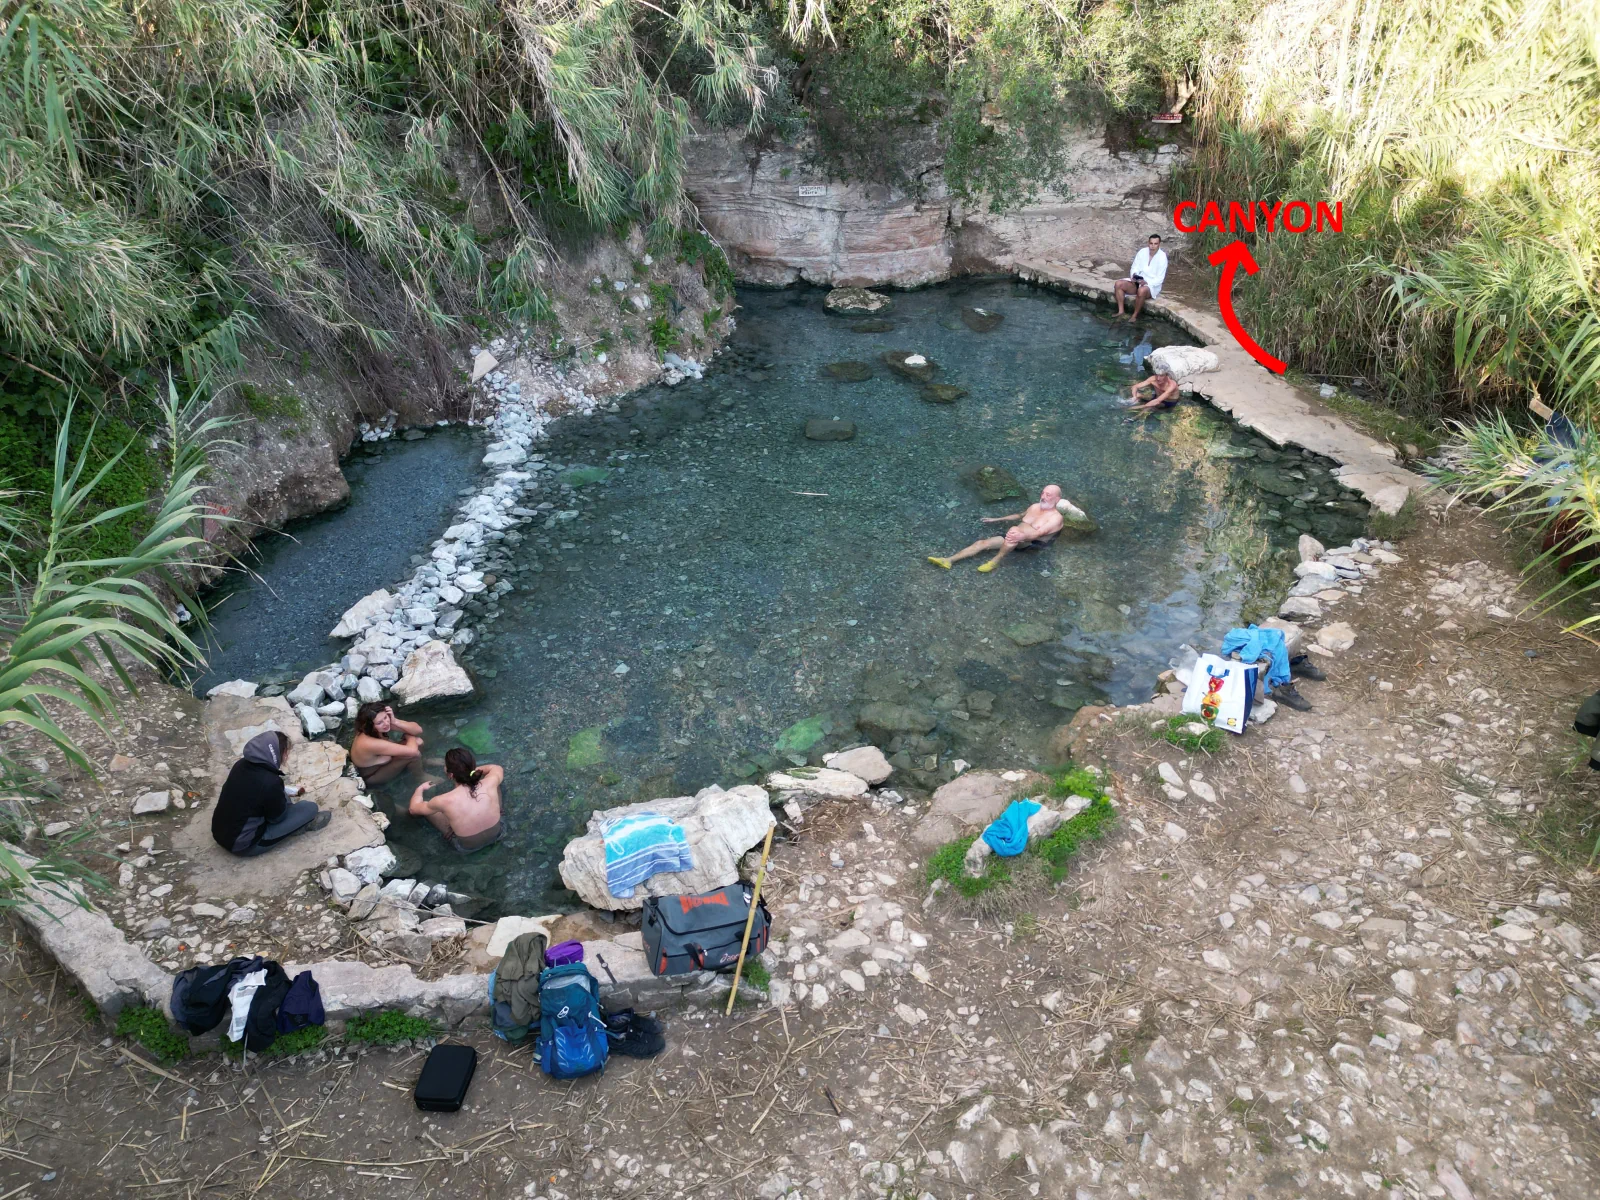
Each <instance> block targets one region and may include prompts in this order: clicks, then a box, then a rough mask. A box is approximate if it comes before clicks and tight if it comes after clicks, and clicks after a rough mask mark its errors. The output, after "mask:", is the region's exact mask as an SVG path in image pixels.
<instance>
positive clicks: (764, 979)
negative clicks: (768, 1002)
mask: <svg viewBox="0 0 1600 1200" xmlns="http://www.w3.org/2000/svg"><path fill="white" fill-rule="evenodd" d="M744 977H745V981H746V982H747V983H749V984H750V986H751V987H758V988H760V989H761V990H762V991H766V990H767V985H768V984H769V983H771V982H772V972H771V971H769V970H767V964H766V963H764V962H762V961H761V959H760V958H759V957H756V958H747V959H745V962H744Z"/></svg>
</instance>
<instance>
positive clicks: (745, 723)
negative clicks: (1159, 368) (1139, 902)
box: [221, 281, 1365, 906]
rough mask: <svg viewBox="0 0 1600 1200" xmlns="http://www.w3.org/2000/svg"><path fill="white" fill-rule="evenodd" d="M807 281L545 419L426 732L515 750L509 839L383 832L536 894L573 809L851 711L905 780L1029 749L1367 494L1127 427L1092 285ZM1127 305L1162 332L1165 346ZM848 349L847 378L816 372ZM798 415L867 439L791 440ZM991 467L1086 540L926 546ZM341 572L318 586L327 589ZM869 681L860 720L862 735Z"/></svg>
mask: <svg viewBox="0 0 1600 1200" xmlns="http://www.w3.org/2000/svg"><path fill="white" fill-rule="evenodd" d="M824 295H825V293H824V292H823V291H822V290H820V289H792V290H788V291H781V292H770V291H744V292H741V293H740V297H739V299H740V302H741V303H742V305H743V306H744V307H743V310H742V311H741V312H740V314H739V319H740V326H739V329H738V331H737V333H735V335H734V336H733V338H732V340H731V342H730V345H729V350H728V352H727V353H726V354H724V355H723V356H722V357H720V358H718V359H717V360H716V363H715V366H714V367H713V369H712V370H711V371H709V372H708V374H707V377H706V379H705V380H704V381H702V382H693V381H691V382H686V383H684V384H682V385H680V386H679V387H677V388H672V389H669V388H666V387H658V388H650V389H646V390H644V391H643V392H640V393H638V394H636V395H634V396H632V397H630V398H629V399H628V400H627V401H626V402H624V403H623V405H622V407H621V411H620V412H618V413H616V414H598V415H596V416H593V417H586V418H573V419H569V420H566V421H563V422H560V423H558V424H557V425H556V427H555V430H554V436H553V437H552V439H551V440H550V441H549V442H548V443H547V444H546V445H544V446H543V447H541V449H543V450H545V451H546V452H547V454H548V456H549V458H550V459H551V460H552V461H553V462H556V463H559V464H561V465H562V466H563V467H564V468H565V469H564V470H563V471H562V472H560V473H559V476H558V477H559V478H561V479H564V480H565V482H563V483H560V484H550V483H547V484H546V485H545V488H544V490H543V491H541V492H536V493H531V494H530V495H529V496H528V498H527V499H525V501H524V503H525V504H527V505H528V506H530V507H533V506H536V505H537V504H539V503H541V502H550V503H552V504H553V505H554V507H553V508H552V509H551V510H550V515H549V516H548V517H547V518H546V519H545V520H544V521H542V522H538V521H536V522H534V523H532V524H529V525H526V526H523V527H522V528H521V529H520V530H519V531H518V532H519V533H520V535H521V537H520V541H518V542H517V543H516V544H515V545H511V544H507V550H508V553H509V559H510V561H509V563H508V564H507V565H505V566H502V567H501V568H500V570H501V572H502V573H503V574H505V575H506V576H507V577H509V578H510V579H512V580H513V581H514V582H515V585H516V589H517V590H516V591H514V592H512V593H511V594H510V595H508V596H506V597H504V598H503V599H502V600H501V601H499V602H498V615H497V617H496V619H495V620H494V621H493V622H491V623H488V624H483V625H480V626H479V641H478V642H477V644H475V645H474V646H472V647H471V648H470V649H469V650H468V651H467V652H466V653H465V654H464V655H463V659H464V661H465V662H466V663H467V665H468V666H469V667H470V668H471V669H472V670H473V671H474V672H475V674H476V676H477V679H478V682H479V683H480V685H481V687H480V692H479V694H478V695H477V696H476V697H473V698H472V699H470V700H469V701H467V702H465V703H460V704H457V705H454V706H451V707H447V708H442V709H437V710H434V711H432V712H431V713H429V714H427V715H426V716H425V717H424V720H425V722H426V723H427V724H428V725H429V726H430V732H431V738H430V742H431V745H430V750H433V751H435V752H442V750H443V749H444V748H445V747H446V746H447V745H448V744H450V742H451V741H452V739H459V740H462V741H465V742H467V743H469V744H471V745H473V746H474V748H475V749H477V750H478V751H479V752H480V756H481V757H482V758H484V759H486V760H489V761H496V762H501V763H503V764H505V766H506V769H507V772H508V786H507V814H508V822H509V824H510V827H511V831H512V832H511V835H510V837H509V838H508V839H507V841H506V842H504V843H502V844H501V845H499V846H497V847H495V848H494V849H492V850H490V851H487V852H485V853H483V854H480V855H476V856H473V857H472V858H469V859H462V858H460V857H458V856H455V855H453V854H449V853H448V852H445V851H444V850H443V848H442V847H441V846H440V845H439V843H438V840H437V838H436V837H435V836H434V835H433V833H432V831H431V830H430V829H428V828H426V827H419V823H418V822H415V821H413V820H411V819H410V818H408V817H406V816H404V815H400V814H398V813H397V812H396V810H395V806H396V805H397V804H401V803H402V802H403V800H404V796H403V795H398V794H397V795H394V796H391V797H387V798H384V799H382V800H381V802H382V803H384V804H385V805H386V806H387V807H388V809H389V811H390V812H391V815H393V816H394V824H393V826H392V827H391V829H390V833H389V836H390V840H391V844H394V845H397V846H398V847H407V846H409V847H410V848H411V849H412V850H413V851H415V852H416V853H417V854H418V855H420V856H422V857H423V858H424V859H425V860H427V861H426V862H425V863H422V864H417V870H418V871H419V873H420V874H421V875H422V876H424V877H427V878H446V879H450V880H451V881H452V882H455V883H458V884H462V885H466V886H467V887H468V888H469V889H471V890H478V891H481V892H484V893H485V894H488V895H491V896H494V897H496V898H498V899H500V900H501V901H502V902H503V903H505V904H507V905H520V906H535V905H539V904H548V903H549V902H550V901H551V900H552V899H553V897H552V896H551V895H549V894H548V892H549V889H550V888H551V887H552V886H554V885H557V884H558V881H557V879H556V875H555V870H554V867H555V863H556V861H557V859H558V858H559V855H560V850H561V847H562V846H563V845H564V843H565V842H566V841H567V839H568V838H569V837H571V836H572V835H573V834H574V833H575V832H577V831H578V830H579V829H581V827H582V825H583V822H584V821H585V820H586V818H587V817H588V815H589V813H590V811H591V810H593V809H595V808H600V807H606V806H610V805H614V804H621V803H626V802H628V801H631V800H635V799H645V798H650V797H653V796H660V795H681V794H685V793H687V792H692V791H694V790H696V789H698V788H700V787H703V786H705V785H706V784H709V783H714V782H721V783H723V784H725V785H726V784H732V783H735V782H738V781H740V780H742V779H747V778H750V777H753V776H755V775H757V774H758V773H759V772H761V771H764V770H766V769H768V768H770V767H773V766H775V765H778V764H780V763H783V762H785V761H788V760H789V758H790V755H796V756H800V757H802V758H803V757H805V756H809V757H810V758H811V759H812V760H813V761H816V760H817V759H818V758H819V757H820V754H821V752H822V751H823V750H826V749H831V748H834V747H836V746H839V745H842V744H847V743H851V742H856V741H860V740H864V739H865V738H866V737H868V736H871V737H874V738H876V739H877V740H879V741H880V742H882V743H883V744H884V745H885V748H886V749H887V750H889V751H890V752H891V754H892V757H893V758H894V761H895V762H896V763H897V765H898V766H899V768H900V771H899V774H898V776H897V778H899V779H901V780H903V781H904V782H907V783H916V784H921V785H924V786H933V785H936V784H937V783H939V782H942V780H943V779H944V778H946V777H947V776H948V774H949V772H950V766H949V763H950V762H951V760H953V759H955V758H958V757H959V758H965V759H967V760H968V761H970V762H971V763H973V764H974V765H980V766H981V765H986V764H1015V763H1018V762H1026V761H1029V760H1037V759H1038V758H1039V757H1040V756H1041V755H1042V753H1043V750H1044V747H1045V744H1046V741H1047V739H1048V736H1049V734H1050V732H1051V730H1053V729H1054V728H1055V727H1056V726H1057V725H1059V724H1061V723H1062V722H1063V721H1065V720H1067V719H1069V718H1070V716H1071V714H1072V712H1073V710H1075V709H1076V708H1078V707H1079V706H1081V705H1083V704H1089V703H1099V702H1104V701H1107V700H1110V701H1114V702H1128V701H1135V700H1141V699H1144V698H1146V697H1148V695H1149V694H1150V688H1151V685H1152V683H1153V681H1154V679H1155V676H1156V675H1157V674H1158V673H1159V672H1160V671H1161V670H1162V669H1164V668H1165V667H1166V665H1167V661H1168V659H1169V658H1170V657H1171V656H1173V654H1174V653H1175V649H1176V647H1177V645H1178V644H1179V643H1181V642H1185V641H1187V642H1190V643H1192V644H1195V645H1197V646H1198V645H1209V644H1214V643H1215V641H1216V639H1217V638H1218V637H1220V635H1221V634H1222V633H1223V632H1224V631H1225V630H1227V629H1228V628H1229V627H1230V626H1231V625H1234V624H1237V623H1239V622H1240V621H1241V620H1243V619H1249V618H1254V617H1260V616H1264V615H1267V614H1268V613H1270V612H1271V611H1272V610H1273V609H1275V607H1276V605H1277V604H1278V602H1279V600H1280V599H1281V597H1282V595H1283V592H1284V590H1285V588H1286V586H1287V584H1288V582H1289V580H1290V567H1291V564H1292V561H1293V559H1292V557H1291V556H1290V554H1289V550H1290V548H1291V547H1292V544H1293V541H1294V538H1295V536H1296V535H1297V534H1298V533H1299V532H1302V531H1306V530H1309V531H1311V532H1314V533H1316V534H1317V535H1318V536H1319V537H1321V538H1322V539H1323V540H1324V541H1327V542H1329V544H1335V543H1337V542H1340V541H1343V540H1346V539H1347V538H1348V537H1350V536H1353V535H1355V534H1358V533H1359V532H1360V530H1361V526H1362V524H1363V520H1364V512H1365V508H1364V506H1363V505H1362V504H1361V503H1359V501H1357V500H1355V498H1354V497H1353V496H1351V495H1350V494H1349V493H1346V492H1345V491H1344V490H1343V489H1342V488H1340V487H1339V486H1338V485H1337V484H1336V483H1335V482H1334V481H1333V480H1332V479H1331V478H1330V477H1329V475H1328V467H1329V465H1330V464H1328V463H1327V462H1326V461H1325V460H1315V459H1313V458H1310V457H1309V456H1306V455H1302V454H1301V453H1300V452H1298V451H1277V450H1274V449H1273V448H1272V447H1271V446H1270V445H1269V444H1268V443H1266V442H1265V441H1263V440H1261V439H1259V438H1256V437H1254V436H1253V435H1250V434H1248V433H1246V432H1244V431H1240V430H1237V429H1235V428H1233V426H1232V425H1231V424H1230V423H1228V422H1227V421H1226V420H1225V419H1223V418H1222V417H1220V416H1219V415H1218V414H1216V413H1215V412H1213V411H1212V410H1211V409H1209V408H1208V407H1206V406H1204V405H1201V404H1184V405H1182V406H1180V407H1179V408H1178V409H1176V410H1175V411H1173V412H1170V413H1167V414H1164V415H1162V416H1158V417H1156V418H1153V419H1152V420H1150V421H1149V422H1148V423H1147V424H1145V425H1142V426H1131V425H1128V424H1125V423H1124V416H1125V413H1124V411H1123V410H1122V409H1120V408H1118V407H1116V405H1115V403H1114V397H1115V394H1116V393H1117V392H1119V391H1122V390H1124V389H1125V388H1126V386H1127V384H1128V382H1130V381H1131V380H1132V379H1133V378H1134V370H1133V367H1132V366H1128V365H1123V364H1122V363H1121V362H1120V361H1119V357H1120V356H1121V355H1123V354H1126V353H1127V352H1128V350H1129V348H1130V347H1131V346H1132V344H1133V342H1134V341H1135V340H1136V336H1137V335H1136V334H1134V333H1133V332H1132V331H1130V330H1129V329H1128V328H1127V327H1126V326H1119V325H1116V324H1114V323H1112V322H1111V321H1109V320H1108V319H1107V318H1108V316H1109V314H1108V313H1107V312H1106V311H1105V310H1101V309H1095V308H1093V307H1092V306H1089V305H1085V304H1081V303H1079V302H1076V301H1073V300H1070V299H1066V298H1063V297H1060V296H1057V295H1055V294H1052V293H1049V292H1045V291H1040V290H1036V289H1033V288H1031V287H1028V286H1025V285H1021V284H1016V283H1012V282H1009V281H1006V282H978V283H967V284H959V285H948V286H943V287H938V288H931V289H928V290H925V291H920V292H914V293H906V294H897V295H896V296H895V297H894V308H893V311H892V312H891V313H890V314H888V317H887V320H888V321H890V322H892V324H893V328H892V329H883V328H880V327H878V326H876V325H874V324H872V323H871V322H868V321H864V320H861V319H849V318H842V317H837V316H832V315H829V314H827V313H825V312H824V311H823V308H822V299H823V296H824ZM973 307H978V308H982V309H985V310H988V311H989V312H993V313H999V314H1002V316H1003V321H1002V322H1001V323H1000V324H999V325H998V327H996V328H993V329H989V330H988V331H985V332H980V331H979V329H975V328H972V327H971V325H976V326H979V327H980V328H981V327H984V326H986V325H987V324H988V322H985V321H983V320H973V319H972V314H971V313H970V312H968V313H967V316H966V319H964V318H963V311H964V310H970V309H971V308H973ZM969 322H970V325H969ZM1143 328H1145V329H1148V330H1149V332H1150V333H1151V334H1152V340H1153V342H1154V344H1156V345H1161V344H1164V343H1167V342H1173V341H1181V340H1184V339H1183V337H1182V335H1181V334H1180V333H1179V332H1178V331H1177V330H1175V329H1173V328H1171V327H1169V326H1163V325H1160V324H1159V323H1157V324H1151V325H1147V326H1145V327H1143ZM892 349H902V350H904V349H910V350H916V351H919V352H921V353H923V354H925V355H927V356H928V357H929V358H931V359H933V360H934V361H935V362H937V363H938V364H940V368H941V369H940V371H939V373H938V375H937V377H936V378H937V380H938V381H939V382H942V383H947V384H953V385H956V386H959V387H961V388H965V389H967V391H968V394H967V395H966V396H965V397H964V398H962V399H960V400H958V401H956V402H955V403H953V404H935V403H929V402H927V401H925V400H924V399H922V394H921V389H920V387H919V385H918V384H916V383H914V382H911V381H908V380H905V379H902V378H899V377H897V376H896V375H895V374H893V373H892V372H891V371H890V370H889V369H888V368H887V367H886V366H884V365H883V363H882V361H881V359H880V355H881V354H882V353H883V352H885V351H888V350H892ZM839 362H858V363H866V364H869V365H870V367H871V373H870V377H869V378H866V379H864V380H860V381H846V380H841V379H837V378H833V377H831V376H830V374H829V373H828V372H827V371H826V370H825V369H824V368H825V366H826V364H830V363H839ZM835 373H836V374H846V375H850V374H860V373H861V372H860V371H843V372H835ZM812 417H841V418H844V419H846V420H849V421H853V422H854V423H855V425H856V427H857V431H858V432H857V434H856V436H855V438H854V440H852V441H846V442H817V441H808V440H807V439H806V438H805V436H804V434H803V428H804V425H805V423H806V421H807V419H808V418H812ZM426 444H427V443H426V442H424V443H419V445H426ZM400 449H401V450H403V449H404V447H401V448H400ZM983 466H995V467H1001V468H1004V469H1005V470H1006V471H1009V472H1010V473H1011V474H1013V475H1014V476H1015V477H1016V479H1017V480H1018V481H1019V482H1020V484H1021V486H1022V487H1023V489H1024V490H1025V491H1026V492H1027V493H1028V497H1027V499H1032V497H1033V495H1034V494H1036V493H1037V491H1038V489H1039V487H1040V486H1041V485H1042V484H1044V483H1048V482H1057V483H1060V484H1061V485H1062V487H1063V488H1064V489H1065V491H1066V494H1067V496H1068V497H1070V498H1071V499H1073V500H1075V501H1076V502H1077V503H1078V504H1079V505H1080V506H1082V507H1083V508H1084V509H1086V510H1087V511H1088V512H1089V513H1090V514H1091V515H1092V516H1093V517H1095V518H1096V519H1097V520H1098V521H1099V523H1100V532H1099V534H1098V536H1096V537H1093V538H1090V539H1088V540H1085V541H1078V542H1061V543H1058V544H1057V545H1056V546H1054V547H1052V548H1050V549H1049V550H1047V551H1045V552H1043V553H1037V554H1029V555H1026V556H1017V557H1014V558H1012V559H1010V560H1008V561H1007V562H1005V563H1003V564H1002V566H1001V568H1000V569H999V570H997V571H996V572H994V573H993V574H990V575H987V576H984V575H979V574H977V573H976V570H975V567H976V562H968V563H965V564H961V565H958V567H957V568H956V569H955V570H953V571H949V572H946V571H942V570H939V569H937V568H935V567H933V566H931V565H930V564H929V563H928V562H927V561H926V556H927V555H929V554H934V553H949V552H951V551H953V550H956V549H958V548H959V547H961V546H963V545H965V544H966V543H967V542H969V541H971V540H973V539H975V538H976V537H979V536H982V535H984V534H985V533H986V532H990V530H989V529H988V527H985V526H983V525H981V524H979V521H978V518H979V517H980V516H982V515H984V514H995V513H1005V512H1012V511H1016V510H1017V509H1019V508H1020V507H1021V506H1022V505H1023V504H1024V503H1026V500H1022V501H1019V500H1006V501H1003V502H997V503H985V502H984V501H983V500H982V499H981V498H980V495H979V493H978V491H977V490H976V488H975V486H974V484H973V483H972V482H971V477H972V473H973V472H974V471H976V470H977V468H979V467H983ZM551 474H552V473H550V472H546V473H545V474H544V476H542V477H543V478H545V479H550V478H551ZM348 536H349V537H351V538H355V537H358V536H359V534H358V532H357V531H356V530H353V529H352V530H350V531H349V534H348ZM424 546H425V542H419V543H418V544H417V546H416V549H417V550H421V549H423V548H424ZM329 583H330V585H332V586H335V587H337V585H338V584H339V581H338V580H337V579H333V580H329ZM373 586H375V585H373ZM363 590H365V589H364V588H359V587H353V586H350V587H343V588H339V590H338V596H339V601H338V603H339V604H348V603H350V602H353V601H354V600H355V599H356V598H357V597H358V596H359V595H360V594H361V593H362V591H363ZM328 625H331V622H328V623H325V624H324V626H323V628H327V627H328ZM328 645H329V650H330V651H332V650H333V649H334V645H333V644H332V643H329V644H328ZM328 657H329V658H331V657H332V655H331V653H330V654H329V656H328ZM221 673H222V674H224V675H226V674H227V672H226V671H222V672H221ZM867 705H874V706H875V707H874V708H872V709H871V714H872V715H875V716H876V717H877V718H878V721H877V723H876V724H873V725H870V727H869V728H867V729H865V730H858V729H857V727H856V721H857V717H858V716H859V715H860V714H861V713H862V711H863V708H864V706H867ZM897 725H898V726H902V727H903V728H899V729H897V728H895V726H897ZM435 777H436V778H437V777H438V775H437V772H435ZM408 873H409V868H408Z"/></svg>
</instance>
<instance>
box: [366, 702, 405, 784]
mask: <svg viewBox="0 0 1600 1200" xmlns="http://www.w3.org/2000/svg"><path fill="white" fill-rule="evenodd" d="M397 734H398V735H399V740H398V741H396V740H395V735H397ZM421 760H422V726H421V725H418V724H417V723H416V722H415V721H402V720H401V719H400V718H399V717H397V716H395V715H394V709H393V708H391V707H390V706H389V705H387V704H383V703H381V702H379V701H377V700H372V701H368V702H367V703H366V704H363V705H362V706H361V707H360V708H358V709H357V710H356V736H355V740H354V741H353V742H351V743H350V762H351V764H352V765H353V766H354V767H355V769H356V774H358V775H360V776H361V778H362V779H364V780H365V781H366V784H367V786H368V787H378V786H380V785H382V784H385V783H388V782H389V781H390V780H391V779H393V778H394V777H395V776H397V775H399V774H400V773H401V772H402V771H405V770H406V769H407V768H409V767H410V766H411V765H412V764H414V763H417V762H420V761H421Z"/></svg>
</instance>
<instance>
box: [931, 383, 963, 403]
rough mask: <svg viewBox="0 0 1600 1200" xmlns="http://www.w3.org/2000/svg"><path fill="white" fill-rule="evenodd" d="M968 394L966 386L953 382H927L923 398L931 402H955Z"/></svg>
mask: <svg viewBox="0 0 1600 1200" xmlns="http://www.w3.org/2000/svg"><path fill="white" fill-rule="evenodd" d="M966 394H967V389H966V388H964V387H956V386H955V384H953V383H927V384H923V386H922V398H923V399H924V400H926V401H927V402H928V403H929V404H954V403H955V402H956V401H957V400H959V399H961V397H963V396H965V395H966Z"/></svg>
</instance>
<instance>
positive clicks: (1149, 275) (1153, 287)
mask: <svg viewBox="0 0 1600 1200" xmlns="http://www.w3.org/2000/svg"><path fill="white" fill-rule="evenodd" d="M1135 275H1142V276H1143V277H1144V282H1145V286H1146V287H1148V288H1149V289H1150V297H1151V299H1154V298H1155V297H1157V296H1159V295H1161V282H1162V280H1164V279H1166V277H1167V252H1166V251H1165V250H1157V251H1156V254H1155V257H1154V258H1151V257H1150V247H1149V246H1141V247H1140V248H1139V253H1137V254H1135V255H1134V256H1133V266H1132V267H1130V268H1129V269H1128V277H1129V278H1130V279H1131V278H1132V277H1133V276H1135Z"/></svg>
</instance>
